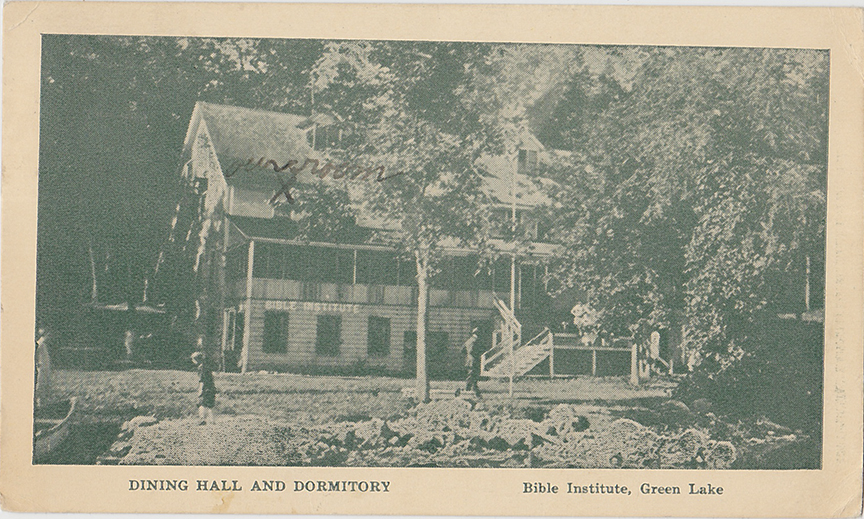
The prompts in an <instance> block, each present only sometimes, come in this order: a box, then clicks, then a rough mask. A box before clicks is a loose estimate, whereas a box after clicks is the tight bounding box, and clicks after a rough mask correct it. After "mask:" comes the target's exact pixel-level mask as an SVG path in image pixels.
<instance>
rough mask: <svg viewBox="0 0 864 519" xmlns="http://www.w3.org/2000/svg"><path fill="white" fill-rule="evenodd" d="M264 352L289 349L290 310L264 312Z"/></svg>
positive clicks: (280, 351) (284, 351)
mask: <svg viewBox="0 0 864 519" xmlns="http://www.w3.org/2000/svg"><path fill="white" fill-rule="evenodd" d="M263 349H264V353H286V352H287V351H288V312H269V311H268V312H264V344H263Z"/></svg>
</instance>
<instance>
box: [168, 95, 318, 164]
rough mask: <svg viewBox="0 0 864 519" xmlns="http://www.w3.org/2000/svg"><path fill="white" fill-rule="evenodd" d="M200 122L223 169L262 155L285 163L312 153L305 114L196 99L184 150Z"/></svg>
mask: <svg viewBox="0 0 864 519" xmlns="http://www.w3.org/2000/svg"><path fill="white" fill-rule="evenodd" d="M202 122H203V123H204V124H205V125H206V128H207V132H208V133H209V135H210V139H211V140H212V142H213V147H214V149H215V151H216V155H217V156H218V157H219V163H220V165H221V166H222V170H223V171H225V170H226V169H227V168H228V167H231V166H232V165H234V164H236V163H237V162H238V161H246V160H248V159H250V158H254V159H255V160H258V159H259V158H261V157H265V158H267V159H273V160H275V161H276V162H278V163H280V164H284V163H286V162H288V161H289V160H292V159H293V160H299V161H301V162H302V161H303V159H305V158H306V157H311V156H312V154H313V151H312V148H311V147H310V146H309V144H308V142H307V141H306V131H305V129H304V128H308V127H309V124H310V119H309V117H306V116H301V115H293V114H286V113H280V112H270V111H266V110H253V109H249V108H241V107H237V106H228V105H218V104H211V103H204V102H201V101H199V102H198V103H196V104H195V109H194V110H193V112H192V119H191V121H190V122H189V130H188V132H187V133H186V141H185V147H186V149H187V150H188V149H189V148H190V147H191V144H192V143H191V140H192V139H193V138H194V136H195V135H196V134H197V132H198V128H199V127H200V125H201V123H202Z"/></svg>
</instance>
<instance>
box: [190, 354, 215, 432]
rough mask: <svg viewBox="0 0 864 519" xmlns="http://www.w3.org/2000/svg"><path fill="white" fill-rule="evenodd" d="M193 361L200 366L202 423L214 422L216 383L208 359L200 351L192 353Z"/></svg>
mask: <svg viewBox="0 0 864 519" xmlns="http://www.w3.org/2000/svg"><path fill="white" fill-rule="evenodd" d="M192 362H193V363H194V364H195V365H196V366H197V367H198V418H199V419H200V420H201V421H200V424H201V425H207V424H210V423H213V407H214V406H215V405H216V384H215V383H214V382H213V372H212V371H211V370H210V367H209V366H208V365H207V359H206V358H205V356H204V354H203V353H202V352H200V351H196V352H195V353H193V354H192Z"/></svg>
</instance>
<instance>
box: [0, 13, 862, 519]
mask: <svg viewBox="0 0 864 519" xmlns="http://www.w3.org/2000/svg"><path fill="white" fill-rule="evenodd" d="M4 14H5V22H4V43H5V52H4V56H3V71H4V81H3V94H4V98H3V130H4V131H3V155H2V166H3V178H2V182H3V184H2V192H3V201H2V202H3V204H2V218H3V228H2V240H3V242H2V245H3V247H2V265H3V270H2V287H3V292H2V332H3V334H2V351H0V369H2V379H0V384H2V385H0V395H2V397H0V398H2V400H0V498H2V504H3V507H4V508H6V509H9V510H19V511H46V512H47V511H50V512H173V513H178V512H197V513H212V512H233V513H302V514H322V513H338V514H400V515H414V514H422V515H430V514H436V515H437V514H445V515H522V516H537V515H558V516H564V515H567V516H685V517H702V516H752V517H756V516H759V517H762V516H766V517H769V516H770V517H781V516H782V517H805V516H810V517H813V516H822V517H828V516H831V517H833V516H853V515H858V514H860V513H861V512H860V511H861V504H862V496H861V490H862V486H861V485H862V405H864V404H862V392H864V391H862V387H864V384H862V374H864V373H862V372H864V368H862V366H864V346H862V344H864V304H862V302H864V290H862V273H864V261H862V259H864V250H862V243H864V202H862V200H864V175H862V171H864V145H862V143H864V62H862V59H864V37H862V11H860V10H858V9H851V8H837V9H831V8H753V7H731V8H729V7H712V8H699V7H606V6H604V7H597V6H595V7H574V6H512V5H509V6H501V5H497V6H496V5H475V6H468V5H363V4H350V5H349V4H345V5H339V4H317V5H313V4H294V5H277V4H202V3H172V4H157V3H147V4H135V3H90V2H87V3H73V2H57V3H36V2H16V3H11V4H7V5H6V6H5V12H4ZM42 33H79V34H128V35H172V36H181V35H188V36H255V37H276V38H280V37H281V38H285V37H291V38H369V39H429V40H462V41H466V40H467V41H470V40H475V41H508V42H510V41H512V42H517V41H519V42H561V43H604V44H648V45H694V46H754V47H802V48H820V49H830V50H831V113H830V137H829V146H830V157H829V180H828V192H829V207H828V233H827V234H828V249H827V250H828V261H827V266H826V270H827V290H826V294H827V299H828V300H827V305H826V330H825V332H826V333H825V337H826V354H825V415H824V422H825V434H824V451H823V460H824V461H823V468H822V469H821V470H805V471H722V472H721V471H715V472H711V471H687V470H655V471H636V470H623V471H613V470H550V469H421V468H411V469H384V468H368V469H360V468H297V467H288V468H250V467H211V468H204V467H119V466H110V467H106V466H33V465H31V461H30V460H31V457H30V453H31V443H32V442H31V438H32V430H31V427H32V426H31V423H32V422H31V418H32V390H33V387H32V383H33V376H32V373H33V371H32V369H33V354H32V344H33V329H34V303H35V254H36V215H37V193H36V191H37V171H38V167H37V160H38V135H39V133H38V125H39V84H40V83H39V81H40V34H42ZM156 478H184V479H188V480H195V479H198V478H200V479H228V480H232V479H237V480H240V481H246V482H250V483H251V481H252V480H253V479H256V478H257V479H263V478H270V479H282V480H285V481H292V480H294V479H360V478H365V479H384V480H389V481H391V492H390V493H388V494H378V495H371V494H358V493H335V494H323V493H322V494H318V493H316V494H294V493H293V492H290V490H289V491H285V492H281V493H265V494H258V495H256V493H249V492H246V491H243V492H233V493H232V492H194V491H188V492H183V493H179V492H177V493H174V492H163V493H154V492H129V491H128V490H127V489H128V480H129V479H156ZM523 481H550V482H553V483H556V484H559V485H561V484H564V485H566V483H567V482H568V481H573V482H576V481H581V482H583V483H585V484H587V483H590V482H595V481H600V482H604V483H608V482H611V483H613V484H614V483H620V484H624V485H627V486H628V487H630V488H637V487H638V486H639V485H640V484H641V483H643V482H650V483H652V484H662V485H678V486H681V487H682V488H685V487H686V486H687V483H690V482H697V483H702V484H704V483H707V482H711V483H712V484H714V485H721V486H723V487H724V488H725V489H726V491H725V494H724V495H723V496H712V497H706V498H696V497H689V496H686V495H681V496H672V497H664V496H643V495H637V494H635V493H634V495H632V496H629V497H608V496H587V497H574V496H572V495H571V496H568V495H566V494H558V495H542V496H538V495H525V494H522V493H521V485H522V482H523Z"/></svg>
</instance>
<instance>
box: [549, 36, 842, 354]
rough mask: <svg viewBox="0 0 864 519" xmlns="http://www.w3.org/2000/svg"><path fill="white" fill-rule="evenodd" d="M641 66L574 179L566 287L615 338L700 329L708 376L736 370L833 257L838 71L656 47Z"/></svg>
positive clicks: (800, 60) (773, 58) (808, 60)
mask: <svg viewBox="0 0 864 519" xmlns="http://www.w3.org/2000/svg"><path fill="white" fill-rule="evenodd" d="M633 60H634V61H635V63H636V64H637V66H638V72H637V73H636V75H635V77H634V78H633V80H632V82H629V84H624V82H623V81H622V82H621V84H622V86H623V87H625V88H623V93H622V94H621V95H619V96H617V97H616V98H614V99H613V100H612V101H611V102H610V103H609V104H608V105H606V106H600V107H598V110H597V111H596V112H595V113H593V114H592V115H591V117H590V119H591V120H593V121H594V122H593V123H592V125H591V128H590V130H588V132H589V133H588V134H587V135H584V136H582V139H583V140H584V145H583V147H582V148H581V149H579V150H578V151H579V153H578V154H576V155H574V156H573V157H572V158H571V160H570V163H569V164H565V165H562V167H561V168H559V180H561V185H562V186H564V189H562V190H560V191H559V192H558V193H556V194H557V196H558V197H559V200H561V201H562V202H567V201H569V203H562V207H564V208H565V210H564V211H562V212H561V213H559V214H558V215H557V217H558V221H557V230H558V233H559V235H560V236H561V237H562V239H563V241H564V243H565V244H566V245H567V247H565V248H564V250H563V254H562V258H561V260H562V261H561V264H560V267H559V269H558V275H559V276H560V278H561V280H562V281H564V283H565V284H568V285H570V286H577V287H580V288H581V289H582V290H583V291H584V292H585V293H586V295H587V297H588V299H589V301H588V302H589V303H590V304H591V305H592V306H594V307H596V308H598V309H601V310H604V312H603V315H604V316H605V319H606V322H605V323H604V325H605V327H606V329H607V330H609V331H611V332H613V333H618V334H628V335H629V334H631V333H636V334H637V335H643V336H644V334H647V333H648V332H650V331H651V330H653V329H656V328H658V327H670V328H675V327H680V326H681V325H685V328H686V330H687V339H688V343H689V347H690V349H691V352H692V353H693V354H694V359H693V360H694V361H695V362H699V360H700V359H703V358H706V357H707V358H712V359H714V360H719V361H721V362H723V361H724V359H727V360H728V359H730V358H734V357H735V355H736V351H740V348H741V347H742V343H743V341H744V339H745V338H746V336H747V323H752V322H753V321H754V319H755V318H756V317H757V315H758V314H759V313H760V312H762V311H766V310H768V309H770V308H772V306H773V307H774V308H777V303H778V301H782V300H783V299H787V298H788V293H784V292H783V290H781V289H780V288H779V287H781V286H782V285H784V283H783V281H784V278H785V280H788V279H789V278H790V276H791V275H794V274H795V273H796V271H798V272H800V270H801V268H800V265H802V264H803V262H804V259H805V256H807V255H811V256H813V257H818V256H820V255H821V254H824V221H825V213H824V202H825V172H826V158H825V157H826V155H825V149H826V144H827V103H826V101H827V95H826V92H827V90H826V89H827V57H826V55H825V54H824V53H820V52H818V51H798V50H774V49H656V48H651V49H640V50H639V53H638V54H634V55H633ZM565 99H566V98H565ZM573 201H577V203H575V204H574V203H573ZM805 244H806V245H805ZM804 247H806V248H807V250H804ZM801 277H802V278H803V276H801ZM778 281H780V283H778ZM800 284H801V285H803V282H801V283H800ZM802 292H803V290H802ZM800 303H801V304H800V305H799V306H801V307H802V308H803V306H804V305H803V303H804V301H803V296H802V297H801V298H800Z"/></svg>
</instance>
